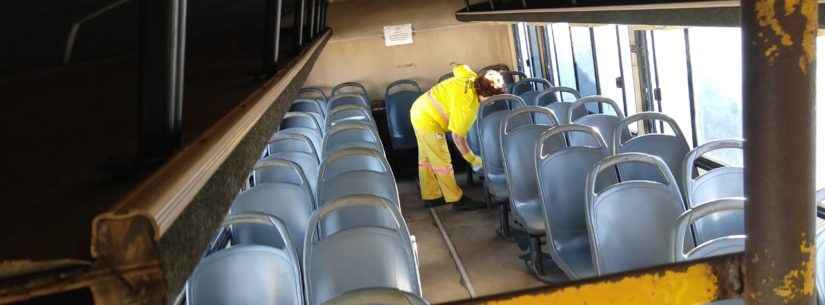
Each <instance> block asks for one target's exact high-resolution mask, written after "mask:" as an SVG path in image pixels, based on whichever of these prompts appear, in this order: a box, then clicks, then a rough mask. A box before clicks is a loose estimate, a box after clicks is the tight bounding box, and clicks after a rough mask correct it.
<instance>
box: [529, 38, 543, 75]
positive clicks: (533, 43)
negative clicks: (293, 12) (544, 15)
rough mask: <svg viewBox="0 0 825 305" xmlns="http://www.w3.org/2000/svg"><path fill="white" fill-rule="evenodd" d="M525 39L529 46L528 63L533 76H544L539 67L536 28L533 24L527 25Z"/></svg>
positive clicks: (539, 54)
mask: <svg viewBox="0 0 825 305" xmlns="http://www.w3.org/2000/svg"><path fill="white" fill-rule="evenodd" d="M527 41H528V43H527V44H528V45H529V46H530V49H529V52H530V57H529V59H530V60H529V61H528V64H529V65H530V69H531V70H532V71H533V77H538V78H546V76H545V75H544V71H543V70H544V69H542V67H541V52H540V51H539V40H538V29H537V27H536V26H535V25H528V26H527Z"/></svg>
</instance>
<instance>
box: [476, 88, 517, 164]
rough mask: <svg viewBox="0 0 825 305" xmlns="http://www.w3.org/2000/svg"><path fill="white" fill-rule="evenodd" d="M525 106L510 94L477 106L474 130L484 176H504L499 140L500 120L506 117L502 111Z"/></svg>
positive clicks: (497, 96)
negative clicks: (482, 163)
mask: <svg viewBox="0 0 825 305" xmlns="http://www.w3.org/2000/svg"><path fill="white" fill-rule="evenodd" d="M526 106H527V105H525V104H524V101H523V100H522V99H521V98H520V97H518V96H515V95H511V94H501V95H496V96H493V97H490V98H488V99H487V100H485V101H483V102H481V105H479V107H478V115H477V117H476V121H477V123H478V124H477V125H476V128H477V134H478V138H479V142H480V144H481V145H479V148H480V150H481V159H482V161H483V162H484V173H485V175H504V165H503V163H502V159H501V144H500V138H499V132H500V128H501V126H500V125H501V120H502V119H503V118H504V117H505V116H506V115H507V111H503V110H507V109H516V108H522V107H526Z"/></svg>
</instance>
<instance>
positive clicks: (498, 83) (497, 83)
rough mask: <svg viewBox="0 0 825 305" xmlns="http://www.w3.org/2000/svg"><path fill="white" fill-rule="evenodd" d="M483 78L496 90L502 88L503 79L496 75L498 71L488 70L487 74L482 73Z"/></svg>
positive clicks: (498, 74) (499, 74)
mask: <svg viewBox="0 0 825 305" xmlns="http://www.w3.org/2000/svg"><path fill="white" fill-rule="evenodd" d="M484 78H486V79H487V80H489V81H490V82H492V83H493V87H495V88H496V89H502V88H504V77H502V76H501V73H498V71H496V70H488V71H487V73H484Z"/></svg>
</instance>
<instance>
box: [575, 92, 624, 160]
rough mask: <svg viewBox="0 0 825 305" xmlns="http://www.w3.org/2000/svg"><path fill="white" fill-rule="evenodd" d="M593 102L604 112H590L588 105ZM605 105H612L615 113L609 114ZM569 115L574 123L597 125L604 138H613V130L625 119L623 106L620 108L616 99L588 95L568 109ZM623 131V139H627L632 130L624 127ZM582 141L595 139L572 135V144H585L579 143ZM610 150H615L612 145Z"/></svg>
mask: <svg viewBox="0 0 825 305" xmlns="http://www.w3.org/2000/svg"><path fill="white" fill-rule="evenodd" d="M593 104H596V105H598V106H600V107H599V109H602V113H593V114H591V113H588V111H587V107H586V106H587V105H593ZM605 106H607V107H610V108H611V109H612V110H613V113H614V114H607V111H604V108H605ZM577 113H582V115H580V116H577ZM567 117H568V118H570V119H571V120H572V122H573V123H576V124H581V125H586V126H591V127H595V128H596V130H598V131H599V133H601V135H602V137H603V138H604V139H613V132H614V131H615V130H616V126H618V125H619V122H620V121H621V120H623V119H624V113H623V112H622V110H621V108H619V104H616V102H615V101H613V100H611V99H609V98H607V97H604V96H587V97H583V98H580V99H579V100H578V101H576V102H575V103H573V105H571V106H570V107H569V108H568V109H567ZM621 132H622V139H625V140H626V139H628V138H630V130H628V129H627V128H623V129H622V130H621ZM580 141H593V139H592V137H589V136H586V135H583V134H572V135H570V144H572V145H579V144H584V143H579V142H580ZM585 143H587V142H585ZM611 143H612V142H611ZM587 144H590V145H593V144H595V143H592V142H591V143H587ZM608 145H610V143H608ZM609 147H610V146H609ZM610 150H611V151H613V149H612V147H610Z"/></svg>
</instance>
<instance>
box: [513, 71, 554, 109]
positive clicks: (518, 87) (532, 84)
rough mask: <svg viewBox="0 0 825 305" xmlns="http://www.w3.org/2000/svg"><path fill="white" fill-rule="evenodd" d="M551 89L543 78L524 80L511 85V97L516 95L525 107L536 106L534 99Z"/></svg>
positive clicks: (550, 85) (536, 102)
mask: <svg viewBox="0 0 825 305" xmlns="http://www.w3.org/2000/svg"><path fill="white" fill-rule="evenodd" d="M551 87H553V85H552V84H550V82H549V81H548V80H546V79H543V78H525V79H522V80H520V81H519V82H518V83H515V84H514V85H513V95H518V96H519V97H521V99H522V100H524V102H525V103H526V104H527V105H530V106H538V101H537V100H536V97H537V96H538V95H539V94H540V93H541V92H542V91H544V90H547V89H549V88H551Z"/></svg>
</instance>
